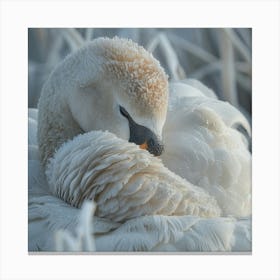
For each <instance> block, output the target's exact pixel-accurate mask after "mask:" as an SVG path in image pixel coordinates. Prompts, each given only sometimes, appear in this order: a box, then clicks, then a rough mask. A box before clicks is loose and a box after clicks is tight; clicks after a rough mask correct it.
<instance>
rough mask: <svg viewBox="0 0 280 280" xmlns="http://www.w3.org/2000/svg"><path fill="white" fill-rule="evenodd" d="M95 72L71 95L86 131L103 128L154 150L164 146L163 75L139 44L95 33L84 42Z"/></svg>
mask: <svg viewBox="0 0 280 280" xmlns="http://www.w3.org/2000/svg"><path fill="white" fill-rule="evenodd" d="M88 55H90V56H91V59H92V61H94V63H95V67H98V71H99V73H98V78H95V79H93V82H92V83H91V82H90V83H89V84H88V85H87V86H86V87H84V88H81V90H80V92H79V93H77V94H74V95H73V96H72V98H71V102H70V107H71V111H72V113H73V115H74V118H75V119H76V121H78V123H79V125H80V126H81V127H82V128H83V129H84V130H85V131H91V130H108V131H110V132H112V133H114V134H116V135H117V136H118V137H120V138H123V139H126V140H128V141H130V142H134V143H135V144H137V145H139V146H140V147H141V148H145V149H147V150H148V151H149V152H150V153H152V154H154V155H157V156H158V155H160V154H161V153H162V151H163V143H162V128H163V125H164V123H165V119H166V113H167V104H168V80H167V75H166V74H165V72H164V70H163V69H162V68H161V66H160V64H159V62H158V61H157V60H156V59H155V58H153V56H152V55H151V54H150V53H148V52H147V51H146V50H145V49H144V48H143V47H140V46H138V45H137V44H136V43H134V42H132V41H131V40H127V39H120V38H114V39H107V38H106V39H105V38H100V39H97V40H95V41H93V43H92V45H90V46H89V48H88Z"/></svg>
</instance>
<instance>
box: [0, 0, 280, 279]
mask: <svg viewBox="0 0 280 280" xmlns="http://www.w3.org/2000/svg"><path fill="white" fill-rule="evenodd" d="M279 10H280V9H279V2H278V1H269V0H268V1H253V0H252V1H236V0H235V1H209V0H207V1H184V2H183V1H178V2H177V1H154V2H151V1H141V2H136V1H123V2H121V1H118V2H116V1H112V2H111V1H102V2H97V1H91V2H90V1H85V2H82V1H67V2H66V1H61V2H58V3H57V2H55V1H45V2H43V1H38V2H37V1H23V0H21V1H2V2H1V60H0V61H1V81H0V86H1V103H0V104H1V111H0V112H1V177H0V178H1V196H0V199H1V202H0V207H1V227H0V228H1V244H0V248H1V259H0V273H1V274H0V275H1V279H64V278H65V279H123V280H124V279H174V280H175V279H267V280H268V279H279V277H280V269H279V267H280V266H279V264H280V258H279V252H280V246H279V236H280V233H279V222H280V218H279V213H280V211H279V210H280V208H279V197H280V195H279V187H280V185H279V127H280V125H279V93H280V88H279V78H280V73H279V61H280V58H279V50H280V45H279V34H280V30H279V26H280V22H279ZM117 26H118V27H152V26H153V27H155V26H157V27H225V26H227V27H252V28H253V253H252V255H243V256H237V255H226V256H225V255H178V256H175V255H162V256H154V255H146V256H143V255H136V256H134V255H128V256H125V255H112V256H108V255H103V256H100V255H98V256H91V255H83V256H76V255H71V256H64V255H55V256H53V255H51V256H50V255H47V256H46V255H40V256H38V255H37V256H35V255H33V256H29V255H28V252H27V181H28V179H27V49H28V46H27V28H28V27H117Z"/></svg>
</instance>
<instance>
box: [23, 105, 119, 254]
mask: <svg viewBox="0 0 280 280" xmlns="http://www.w3.org/2000/svg"><path fill="white" fill-rule="evenodd" d="M36 111H37V110H36V109H32V110H30V109H29V120H28V141H29V145H28V151H29V160H28V249H29V251H38V250H43V251H54V250H55V244H54V234H55V233H56V232H57V231H60V230H63V229H67V230H68V231H69V232H70V233H73V232H74V231H75V229H76V227H77V225H78V223H79V219H80V215H81V213H80V212H81V210H80V209H78V208H75V207H72V206H70V205H69V204H67V203H66V202H64V201H63V200H61V199H59V198H57V197H55V196H54V195H52V194H51V192H50V191H49V187H48V183H47V181H46V177H45V174H44V169H43V167H42V166H41V163H40V161H39V159H38V147H37V138H36V131H37V112H36ZM117 226H118V224H116V223H113V222H111V221H107V220H104V219H99V218H96V219H94V232H96V233H103V232H107V231H110V230H111V229H112V228H116V227H117Z"/></svg>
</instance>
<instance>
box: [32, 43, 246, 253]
mask: <svg viewBox="0 0 280 280" xmlns="http://www.w3.org/2000/svg"><path fill="white" fill-rule="evenodd" d="M121 41H122V40H121ZM104 42H105V43H106V44H108V46H109V50H110V51H105V52H104V49H100V48H98V47H97V54H98V56H97V57H96V56H95V55H94V56H92V55H91V52H90V50H91V49H90V48H85V49H83V50H82V51H80V52H78V53H77V54H75V55H73V56H70V57H69V58H68V59H67V60H66V62H65V63H62V64H61V65H60V66H59V67H58V68H57V70H56V71H54V72H53V74H52V76H51V78H50V79H49V81H48V82H47V83H46V85H45V87H44V91H43V93H44V94H43V96H42V98H41V101H40V105H39V133H38V135H39V147H40V151H41V159H42V161H43V164H44V165H46V164H47V161H48V159H49V158H51V157H53V158H52V159H51V160H49V162H48V164H47V166H46V168H47V175H48V176H47V177H48V182H49V186H50V187H49V188H48V187H47V188H46V186H47V184H46V182H45V181H44V178H43V177H44V176H43V175H42V169H41V167H39V166H38V160H37V158H38V154H37V153H36V144H35V143H33V142H34V141H33V140H32V141H31V142H30V143H31V144H32V147H31V145H30V150H29V152H30V159H34V161H33V162H32V164H33V165H34V166H36V167H32V166H33V165H32V164H31V165H30V166H31V169H30V170H31V174H30V177H31V178H32V176H35V177H41V178H42V182H41V183H40V182H39V183H38V181H35V180H34V181H33V183H32V182H31V183H29V186H30V188H31V189H30V194H29V195H30V199H29V215H30V219H29V230H30V232H32V233H35V234H34V235H35V236H33V235H31V236H33V238H32V239H31V240H30V246H29V249H30V250H34V249H36V246H37V247H38V248H39V249H42V250H50V248H54V247H53V244H51V243H52V242H53V239H52V238H51V237H47V236H45V235H44V234H43V235H42V236H39V234H37V232H38V230H39V228H40V227H42V228H47V229H48V230H47V231H46V232H48V233H49V232H54V231H56V230H57V229H59V228H65V227H66V228H68V229H69V228H70V229H72V230H73V228H74V227H75V225H76V224H77V220H78V213H79V210H77V209H76V208H73V207H71V206H68V205H67V204H65V203H64V202H62V201H61V200H59V199H58V198H55V197H54V196H53V195H51V193H50V191H51V192H52V193H54V194H56V195H57V196H59V197H61V198H63V199H64V200H65V201H67V202H68V203H70V204H72V205H74V206H81V204H82V202H83V201H84V200H85V199H94V200H96V201H97V210H96V215H97V217H96V218H95V224H97V225H98V226H97V227H95V228H96V229H97V232H98V230H100V228H103V227H105V228H106V230H104V228H103V229H101V232H102V233H103V234H101V235H98V238H96V242H97V245H96V248H97V250H105V251H106V250H124V251H126V250H157V249H159V250H206V251H207V250H211V251H212V250H214V251H215V250H234V249H236V250H242V248H243V249H244V248H245V250H249V247H250V238H248V237H247V235H248V232H249V230H248V228H250V225H249V222H250V219H247V220H246V222H245V225H246V226H245V227H243V226H244V223H243V221H235V220H234V219H229V218H214V220H210V219H202V218H199V217H190V216H181V217H178V216H176V217H167V216H154V215H155V214H163V215H196V216H197V215H198V216H205V217H211V216H218V215H220V212H221V210H222V214H223V215H235V216H247V215H249V214H250V175H249V176H248V174H249V173H250V154H249V153H248V151H247V148H246V142H245V141H244V139H243V138H242V136H241V134H240V133H239V132H237V131H236V130H235V129H233V128H232V126H233V125H234V124H236V123H237V122H241V123H242V124H243V126H244V127H245V128H246V129H248V130H249V126H248V124H247V122H246V120H245V119H244V118H242V116H241V114H240V113H239V112H238V111H237V110H236V111H235V110H234V109H233V108H232V107H231V106H230V105H228V104H224V103H222V102H220V101H217V100H214V99H211V98H207V97H206V96H205V95H204V94H203V92H201V90H199V89H197V88H195V87H192V86H188V85H183V84H172V85H171V93H172V94H171V100H170V102H169V111H168V116H167V122H166V125H165V127H164V131H163V139H164V142H165V144H166V145H165V153H163V155H162V159H163V161H164V163H165V165H166V166H168V167H169V169H170V170H173V171H174V172H176V173H177V174H179V175H181V176H182V177H184V178H186V179H187V180H188V181H185V180H183V179H182V178H180V177H179V176H177V175H175V174H174V173H172V172H171V171H169V170H168V169H167V168H166V167H164V166H163V165H162V163H161V162H160V160H158V159H157V158H155V157H153V156H151V155H150V154H149V153H148V152H146V151H144V150H141V149H139V148H138V147H137V146H136V145H135V144H130V143H128V142H126V141H125V140H122V139H121V138H124V139H126V140H128V139H130V140H131V141H132V142H136V143H137V144H142V143H143V142H146V145H148V150H149V151H150V152H151V153H154V154H157V155H158V154H160V153H161V152H162V149H161V145H162V144H161V134H162V127H163V124H164V121H165V116H166V106H167V88H166V86H167V84H166V78H165V75H164V72H163V71H162V69H161V68H160V67H159V65H158V64H157V63H156V62H154V59H153V58H152V57H151V56H149V55H147V54H146V52H145V51H144V50H143V49H141V48H140V49H139V48H138V47H136V46H135V45H134V44H132V43H127V42H126V41H125V40H124V42H126V43H125V44H124V43H122V44H120V43H119V41H118V40H117V39H115V41H111V40H109V41H108V40H105V41H104V40H103V39H102V40H98V43H96V44H97V46H100V44H101V45H102V44H103V45H102V46H104ZM112 42H114V44H112ZM106 44H105V45H106ZM92 46H94V44H93V45H92ZM95 46H96V45H95ZM113 46H117V48H116V49H114V48H113V50H114V51H113V54H114V59H115V57H117V58H118V59H119V57H120V55H121V53H122V51H123V49H121V48H122V47H125V48H126V47H132V49H131V50H132V52H133V50H136V54H137V53H140V54H142V53H143V55H144V58H145V59H147V60H148V61H149V63H150V64H151V66H150V67H148V68H147V69H150V68H151V69H150V70H151V71H152V73H154V75H153V74H151V72H149V71H148V73H149V74H151V76H153V79H152V80H149V79H148V76H149V75H147V76H145V75H144V78H143V73H142V74H141V75H142V76H141V78H143V80H144V81H143V83H144V86H143V84H142V86H140V85H139V82H138V83H136V84H137V86H136V88H135V85H133V86H132V85H130V84H129V83H128V80H129V81H131V80H133V79H134V78H135V75H133V76H131V75H130V76H129V77H127V74H125V72H126V71H127V67H128V66H126V67H124V68H123V69H122V72H121V73H122V75H123V76H122V77H121V80H122V79H124V80H126V82H125V83H122V84H114V86H112V84H111V83H109V85H108V82H107V81H104V77H103V78H101V77H100V73H96V65H98V66H100V65H103V64H104V63H105V64H106V62H105V61H104V59H101V60H100V59H99V56H100V55H101V57H102V56H104V53H105V54H106V58H107V57H108V52H109V57H110V58H112V54H111V48H112V47H113ZM105 50H106V48H105ZM95 51H96V50H95ZM83 52H84V53H83ZM128 53H129V52H128ZM116 55H117V56H116ZM87 58H88V59H87ZM128 58H129V59H130V61H128V62H129V63H128V65H130V66H131V67H132V66H133V67H135V65H138V66H137V69H138V70H139V67H140V68H141V67H143V66H144V65H147V60H145V59H144V62H142V64H140V66H139V64H137V63H136V64H135V63H131V59H132V60H134V59H135V52H134V53H133V55H132V56H131V55H128ZM136 58H137V59H139V57H136ZM123 59H124V57H123V56H121V60H120V61H121V62H123ZM125 59H127V57H126V56H125ZM150 60H151V62H150ZM92 63H93V64H92ZM118 63H119V61H118ZM143 63H144V64H143ZM149 63H148V65H150V64H149ZM108 64H109V65H112V61H110V62H109V63H108ZM113 64H114V67H117V66H116V61H115V63H113ZM75 66H77V67H75ZM93 66H95V68H94V67H93ZM110 67H111V66H110ZM67 69H68V70H67ZM69 69H70V70H71V71H70V70H69ZM113 69H114V70H113V71H114V73H116V72H118V71H116V69H115V68H113ZM78 70H79V71H78ZM118 70H119V69H118ZM138 70H137V71H136V73H138V74H139V73H141V71H140V72H139V71H138ZM94 71H95V72H94ZM110 71H111V70H110ZM84 72H85V73H84ZM132 72H133V71H132ZM101 73H103V74H104V72H102V71H101ZM105 73H107V72H106V71H105ZM134 73H135V72H134ZM89 75H90V76H89ZM65 77H66V78H65ZM92 77H94V78H95V80H94V79H93V80H92ZM123 77H125V78H123ZM119 78H120V76H118V79H119ZM138 78H139V77H137V79H136V80H137V81H138V80H139V79H138ZM118 79H117V80H118ZM127 79H128V80H127ZM61 81H62V84H61ZM114 81H115V80H114ZM149 81H150V82H149ZM115 82H116V81H115ZM157 82H158V83H159V84H160V88H159V87H155V86H153V83H156V84H158V83H157ZM100 83H101V84H100ZM103 83H105V84H106V86H105V87H104V86H103ZM140 84H141V83H140ZM139 86H140V88H141V94H140V95H136V97H135V96H134V95H133V97H132V98H129V97H128V96H130V95H131V94H132V92H131V91H128V90H127V88H129V89H130V90H131V88H132V89H134V90H135V89H139ZM147 87H148V88H149V87H151V88H153V90H154V91H153V92H154V94H153V99H152V100H158V102H159V104H160V105H161V106H159V107H158V108H157V107H155V104H154V102H152V101H151V100H149V98H148V97H147V96H149V95H146V94H147ZM64 89H65V91H64ZM120 89H121V90H120ZM100 91H102V93H103V92H105V93H106V97H105V99H102V98H101V100H100V103H99V104H98V105H99V106H96V104H95V103H93V102H92V101H91V100H92V94H95V98H94V100H95V101H96V100H97V102H98V100H99V99H98V97H99V96H100ZM174 91H175V92H174ZM123 92H125V95H124V94H123ZM65 94H67V96H66V95H65ZM143 94H144V99H145V100H144V101H143V104H144V105H143V104H142V106H143V108H142V109H144V108H146V107H147V106H148V107H149V106H150V110H148V111H144V114H143V112H140V111H137V106H138V103H137V101H139V98H140V100H141V98H142V96H143ZM69 96H70V97H69ZM112 97H113V98H112ZM107 100H108V102H106V101H107ZM156 103H157V102H156ZM140 104H141V103H140ZM82 106H85V112H84V111H82V110H79V108H83V107H82ZM93 106H94V107H93ZM102 106H105V108H106V106H110V107H109V108H110V109H111V111H112V114H109V116H108V117H107V120H106V119H105V120H104V125H105V128H107V129H110V130H111V131H113V132H114V134H116V135H117V136H119V137H120V138H118V137H116V136H115V135H113V134H111V133H108V132H107V133H104V132H88V133H84V132H85V131H91V130H92V129H98V128H100V127H99V126H101V125H102V122H103V119H102V118H100V116H102V115H101V114H103V115H104V111H103V108H102ZM119 106H121V107H122V108H121V110H122V109H124V107H125V110H122V111H121V112H119ZM140 107H141V105H140ZM47 108H49V109H48V110H50V109H51V110H52V111H51V112H50V111H48V110H47ZM92 108H95V109H96V112H97V113H96V112H92V110H91V109H92ZM107 108H108V107H107ZM135 108H136V109H135ZM174 110H175V111H176V114H175V113H174ZM128 112H129V113H128ZM50 113H51V114H52V115H50ZM95 113H96V114H95ZM120 113H122V114H123V115H124V116H125V117H127V118H128V121H127V120H125V119H124V117H123V116H122V115H121V114H120ZM60 114H61V115H60ZM128 114H129V115H128ZM97 116H99V118H97ZM112 116H114V117H113V118H112ZM129 118H130V119H131V120H129ZM33 120H34V119H31V120H30V122H31V123H30V124H31V126H33V130H34V129H35V127H34V125H35V124H34V121H33ZM52 120H55V122H54V121H52ZM135 120H136V122H135ZM148 120H151V122H149V121H148ZM131 122H132V124H135V123H136V124H137V123H138V124H141V132H144V135H145V137H144V138H141V137H140V138H139V134H137V129H138V128H139V127H140V126H139V125H138V127H137V125H136V126H135V125H131ZM128 124H129V125H128ZM33 130H32V129H31V130H30V131H33ZM46 132H48V134H46ZM49 132H50V133H49ZM79 133H83V134H82V135H80V136H78V137H76V138H75V139H74V140H70V141H68V142H66V143H65V144H63V145H62V143H64V142H65V141H67V140H68V139H72V138H73V136H75V135H76V134H79ZM140 135H141V133H140ZM142 135H143V134H142ZM131 136H133V137H131ZM33 138H34V137H32V135H31V139H33ZM131 138H132V139H131ZM150 139H153V142H155V143H156V144H153V145H152V144H151V142H152V141H151V142H149V140H150ZM174 139H175V140H176V141H175V140H174ZM140 140H142V141H141V142H138V141H140ZM143 140H144V141H143ZM184 143H187V144H188V145H184ZM190 159H191V160H192V162H191V163H190V161H189V160H190ZM120 163H121V165H118V164H120ZM126 168H127V170H126ZM34 170H35V172H36V170H37V173H36V174H37V175H34V174H33V172H34ZM237 177H240V179H239V180H238V179H236V178H237ZM189 181H190V182H192V183H194V184H196V185H199V186H200V187H202V188H204V189H206V190H207V192H204V191H203V189H202V188H199V187H196V186H194V185H192V184H191V183H190V182H189ZM42 186H43V187H42ZM39 190H40V191H39ZM37 191H38V193H37ZM208 192H209V193H210V194H211V195H209V194H208ZM216 200H217V202H218V204H217V203H216ZM39 201H40V202H39ZM238 201H239V202H240V203H238ZM42 203H43V205H44V206H42ZM53 206H55V209H52V208H53ZM61 209H64V210H65V214H66V215H67V217H68V218H64V219H60V218H59V216H60V215H58V216H57V214H58V213H57V212H56V211H58V212H60V211H61ZM220 209H221V210H220ZM38 210H40V211H39V214H38ZM64 210H63V211H64ZM66 212H67V213H66ZM40 213H41V214H40ZM40 215H41V217H40ZM143 215H153V216H151V217H143ZM42 216H43V217H42ZM137 216H140V217H138V218H136V219H134V218H135V217H137ZM100 218H101V219H100ZM102 218H106V220H102ZM129 219H132V220H130V221H127V220H129ZM62 220H63V221H62ZM38 221H40V222H38ZM119 221H121V222H125V221H127V222H125V223H124V224H123V225H121V224H119V223H118V222H119ZM40 223H41V224H40ZM164 224H165V226H164ZM100 225H101V226H100ZM195 225H196V226H198V228H200V226H199V225H203V226H201V230H204V231H206V232H208V233H209V236H211V234H214V236H212V238H210V239H209V240H208V241H206V240H207V239H205V236H204V237H203V234H202V231H201V232H200V231H198V233H199V234H200V238H198V239H197V240H196V241H197V243H196V244H194V245H193V246H190V244H189V243H188V241H190V240H193V239H192V237H191V236H192V235H191V234H190V229H193V228H194V227H195ZM227 225H229V226H227ZM131 227H132V228H133V229H134V230H135V232H134V230H132V228H131ZM115 228H117V230H114V231H113V232H111V233H107V234H105V232H107V231H110V230H111V231H112V230H113V229H115ZM150 228H152V229H153V230H151V231H150V230H149V229H150ZM164 228H165V230H164V232H165V234H164V235H162V236H161V237H160V236H159V232H160V231H161V230H163V229H164ZM172 229H176V234H175V235H174V234H171V232H173V230H172ZM240 229H242V230H240ZM143 230H144V231H143ZM170 230H171V232H170ZM39 231H40V230H39ZM145 231H146V235H145ZM125 232H127V233H128V232H130V234H129V236H127V238H129V237H130V240H131V242H129V243H127V244H129V245H128V246H125V245H122V246H120V244H122V242H121V240H124V239H122V238H123V237H122V236H126V235H125ZM132 232H133V234H132ZM140 232H141V233H142V234H143V236H145V238H143V239H141V240H142V241H139V240H137V236H139V233H140ZM217 234H218V240H219V242H220V244H223V246H221V245H218V243H219V242H218V243H217V242H213V240H214V239H215V236H216V235H217ZM154 235H155V236H158V238H156V239H155V238H152V236H154ZM51 236H52V235H51ZM196 236H197V235H196ZM239 236H241V238H239ZM36 237H37V238H38V239H36ZM237 237H238V238H237ZM184 238H185V239H184ZM193 238H194V237H193ZM110 240H111V244H110V242H109V241H110ZM113 240H116V242H117V243H115V241H113ZM117 240H118V241H117ZM152 240H153V241H152ZM210 240H212V241H210ZM244 240H245V241H246V240H247V241H246V242H247V243H246V242H245V241H244ZM139 242H140V243H139ZM203 242H206V243H205V244H204V243H203ZM211 242H212V243H211ZM242 242H243V243H244V242H245V243H246V245H244V244H243V243H242ZM102 244H103V245H102ZM105 244H107V245H106V246H107V247H106V246H105ZM109 244H110V245H109ZM178 244H179V245H178ZM202 244H204V245H202ZM210 244H212V245H210ZM240 244H243V246H241V245H240ZM172 248H173V249H172Z"/></svg>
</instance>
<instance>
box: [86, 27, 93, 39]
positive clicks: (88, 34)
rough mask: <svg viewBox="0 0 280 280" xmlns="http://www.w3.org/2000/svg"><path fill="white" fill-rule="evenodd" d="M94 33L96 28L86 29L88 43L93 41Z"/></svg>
mask: <svg viewBox="0 0 280 280" xmlns="http://www.w3.org/2000/svg"><path fill="white" fill-rule="evenodd" d="M93 32H94V28H86V36H85V37H86V38H85V39H86V41H87V42H88V41H91V40H92V39H93Z"/></svg>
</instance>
